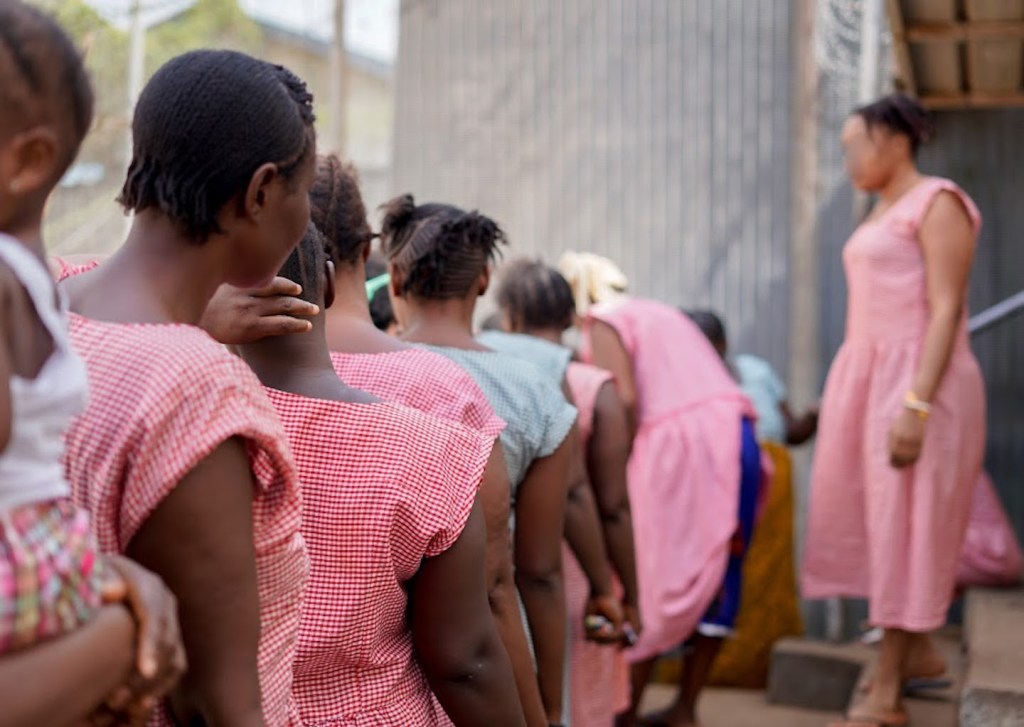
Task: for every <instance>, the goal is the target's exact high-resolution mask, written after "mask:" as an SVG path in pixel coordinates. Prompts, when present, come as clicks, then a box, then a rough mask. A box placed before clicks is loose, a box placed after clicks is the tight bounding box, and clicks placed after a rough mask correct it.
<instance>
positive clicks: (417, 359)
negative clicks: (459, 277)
mask: <svg viewBox="0 0 1024 727" xmlns="http://www.w3.org/2000/svg"><path fill="white" fill-rule="evenodd" d="M331 360H332V361H333V362H334V370H335V371H336V372H337V374H338V376H339V377H340V378H341V380H342V381H344V382H345V383H346V384H348V385H349V386H351V387H353V388H356V389H362V390H363V391H369V392H370V393H371V394H373V395H375V396H378V397H380V398H381V399H384V400H385V401H390V402H394V403H397V404H402V405H403V406H408V407H411V408H413V409H419V410H420V411H425V412H429V413H430V414H433V415H434V416H438V417H441V418H442V419H447V420H449V421H453V422H459V423H460V424H464V425H466V426H467V427H470V428H471V429H477V430H479V431H481V432H483V433H484V434H486V435H488V436H494V437H497V436H498V435H499V434H500V433H501V432H502V430H504V429H505V422H504V421H503V420H502V419H501V418H500V417H498V415H497V414H495V413H494V410H493V409H492V408H491V405H490V404H489V403H488V401H487V397H486V396H485V395H484V393H483V391H481V390H480V387H479V386H477V383H476V381H474V380H473V377H472V376H470V375H469V374H468V373H466V371H465V370H463V368H462V367H461V366H459V365H458V364H456V363H454V362H453V361H452V360H451V359H448V358H446V357H444V356H442V355H440V354H437V353H434V352H433V351H425V350H423V349H419V348H410V349H408V350H405V351H389V352H387V353H340V352H337V351H335V352H332V353H331Z"/></svg>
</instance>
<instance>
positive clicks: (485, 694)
mask: <svg viewBox="0 0 1024 727" xmlns="http://www.w3.org/2000/svg"><path fill="white" fill-rule="evenodd" d="M481 509H482V508H481V505H480V502H479V499H478V501H477V503H476V504H475V505H474V506H473V512H472V513H471V514H470V516H469V521H468V522H467V523H466V528H465V530H463V532H462V535H461V536H460V537H459V539H458V540H457V541H456V542H455V545H453V546H452V547H451V548H449V549H448V550H446V551H445V552H444V553H442V554H440V555H438V556H436V557H434V558H428V559H427V560H425V561H423V565H422V566H421V567H420V570H419V572H418V573H417V574H416V577H415V579H414V580H413V584H412V609H411V614H412V634H413V641H414V643H415V645H416V653H417V656H418V657H419V661H420V664H421V665H422V667H423V671H424V673H425V674H426V676H427V681H429V682H430V687H431V689H433V690H434V694H435V695H437V699H438V701H439V702H440V703H441V706H443V707H444V710H445V712H447V713H448V716H449V717H451V719H452V721H453V722H454V723H455V724H456V725H459V727H463V726H464V725H465V726H467V727H468V726H469V725H479V726H480V727H493V726H494V725H510V727H511V726H514V725H525V724H526V722H525V720H524V718H523V710H522V707H521V706H520V704H519V696H518V694H517V692H516V690H515V688H514V686H513V675H512V666H511V664H510V663H509V660H508V655H507V654H506V653H505V648H504V646H503V645H502V643H501V639H500V637H499V636H498V630H497V628H496V626H495V623H494V618H493V617H492V616H491V610H490V607H489V604H488V602H487V587H486V580H485V577H484V571H485V550H486V528H485V525H484V517H483V513H482V512H481Z"/></svg>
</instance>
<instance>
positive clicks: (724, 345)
mask: <svg viewBox="0 0 1024 727" xmlns="http://www.w3.org/2000/svg"><path fill="white" fill-rule="evenodd" d="M683 313H686V314H687V315H688V316H690V320H692V321H693V322H694V323H696V324H697V327H698V328H699V329H700V330H701V331H703V333H704V335H705V336H707V338H708V340H709V341H710V342H711V345H712V346H714V347H715V350H716V351H718V354H719V355H720V356H723V357H724V356H725V355H726V353H728V351H729V340H728V337H727V336H726V334H725V324H724V323H722V319H721V318H720V317H719V315H718V314H717V313H715V312H714V311H710V310H691V311H686V310H684V311H683Z"/></svg>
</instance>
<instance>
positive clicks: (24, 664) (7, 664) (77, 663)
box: [0, 605, 135, 727]
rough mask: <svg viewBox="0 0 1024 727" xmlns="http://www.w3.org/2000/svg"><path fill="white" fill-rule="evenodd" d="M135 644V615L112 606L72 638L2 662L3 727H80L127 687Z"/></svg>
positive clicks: (0, 700)
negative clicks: (111, 696)
mask: <svg viewBox="0 0 1024 727" xmlns="http://www.w3.org/2000/svg"><path fill="white" fill-rule="evenodd" d="M134 641H135V624H134V623H133V621H132V616H131V614H130V613H129V612H128V610H127V609H125V608H123V607H122V606H119V605H111V606H104V607H103V608H101V609H100V611H99V612H98V613H97V614H96V617H95V618H93V619H92V620H91V621H89V622H88V623H87V624H85V625H84V626H82V627H81V628H78V629H75V630H74V631H72V632H71V633H69V634H67V635H66V636H61V637H59V638H56V639H53V640H51V641H47V642H45V643H42V644H39V645H37V646H32V647H30V648H27V649H24V650H22V651H16V652H13V653H8V654H5V655H4V656H2V657H0V704H2V705H3V709H0V727H37V726H38V725H47V726H48V727H63V726H64V725H68V726H69V727H70V726H71V725H77V724H79V723H80V722H81V721H82V720H83V719H85V718H86V717H88V716H89V715H90V714H91V713H92V712H93V711H94V710H95V709H96V708H97V707H99V706H100V705H101V704H102V703H103V701H104V700H105V699H106V698H107V697H108V696H110V694H111V693H112V692H113V691H114V690H115V689H117V688H118V687H119V686H121V685H122V684H124V683H125V681H127V679H128V677H129V676H130V674H131V673H132V662H133V659H134V658H135V647H134Z"/></svg>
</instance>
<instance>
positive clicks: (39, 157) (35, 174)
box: [4, 126, 59, 195]
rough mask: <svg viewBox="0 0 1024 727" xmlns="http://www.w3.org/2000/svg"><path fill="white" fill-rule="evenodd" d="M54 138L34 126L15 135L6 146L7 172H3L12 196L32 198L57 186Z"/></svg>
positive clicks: (57, 144) (54, 135) (55, 136)
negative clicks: (43, 190)
mask: <svg viewBox="0 0 1024 727" xmlns="http://www.w3.org/2000/svg"><path fill="white" fill-rule="evenodd" d="M58 148H59V143H58V141H57V135H56V134H54V133H53V130H52V129H49V128H47V127H45V126H36V127H34V128H31V129H29V130H28V131H25V132H23V133H21V134H17V135H15V137H14V138H13V139H12V140H11V142H10V144H9V145H8V149H9V150H10V151H9V154H8V157H7V160H6V161H7V164H8V165H9V168H8V169H4V178H5V179H7V185H8V189H7V190H6V191H9V192H10V193H11V194H13V195H30V194H34V193H36V192H38V191H40V190H41V189H44V188H45V187H46V186H47V185H52V184H54V183H55V182H56V180H55V179H54V177H55V176H56V175H57V171H58V170H57V164H58V156H59V153H58Z"/></svg>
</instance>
